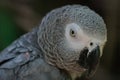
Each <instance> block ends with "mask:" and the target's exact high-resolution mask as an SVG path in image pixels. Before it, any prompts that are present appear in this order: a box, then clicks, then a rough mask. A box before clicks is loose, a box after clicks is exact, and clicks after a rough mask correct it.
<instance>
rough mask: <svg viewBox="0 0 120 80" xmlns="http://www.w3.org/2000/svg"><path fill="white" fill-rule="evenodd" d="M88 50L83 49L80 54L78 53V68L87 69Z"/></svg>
mask: <svg viewBox="0 0 120 80" xmlns="http://www.w3.org/2000/svg"><path fill="white" fill-rule="evenodd" d="M88 51H89V50H88V48H84V49H83V50H82V51H81V53H80V56H79V60H78V63H79V65H80V66H82V67H85V68H86V67H87V54H88Z"/></svg>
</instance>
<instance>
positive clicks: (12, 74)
mask: <svg viewBox="0 0 120 80" xmlns="http://www.w3.org/2000/svg"><path fill="white" fill-rule="evenodd" d="M106 39H107V31H106V27H105V23H104V21H103V19H102V18H101V17H100V16H99V15H98V14H96V13H95V12H94V11H92V10H91V9H89V8H88V7H86V6H81V5H68V6H64V7H61V8H58V9H55V10H52V11H51V12H50V13H48V14H47V15H46V16H45V17H44V18H43V20H42V22H41V24H40V25H39V27H36V28H35V29H33V30H32V31H31V32H29V33H27V34H25V35H23V36H22V37H20V38H19V39H17V40H15V41H14V42H13V43H12V44H11V45H10V46H9V47H7V48H6V49H4V50H3V51H2V52H1V53H0V80H83V79H88V78H90V77H92V76H93V74H94V73H95V70H96V68H97V66H98V63H99V60H100V57H101V55H102V49H103V46H104V44H105V42H106ZM83 77H84V78H83Z"/></svg>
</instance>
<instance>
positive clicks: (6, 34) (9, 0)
mask: <svg viewBox="0 0 120 80" xmlns="http://www.w3.org/2000/svg"><path fill="white" fill-rule="evenodd" d="M68 4H82V5H86V6H89V7H90V8H91V9H93V10H94V11H95V12H97V13H98V14H100V15H101V16H102V17H103V19H104V20H105V23H106V25H107V30H108V42H107V44H106V46H105V49H104V54H103V56H102V58H101V63H100V67H99V68H98V70H97V72H96V74H95V76H94V78H95V80H120V32H119V30H120V0H0V51H1V50H3V49H4V48H5V47H7V46H8V45H9V44H11V42H13V41H14V40H15V39H17V38H18V37H19V36H21V35H22V34H24V33H26V32H28V31H31V29H32V28H33V27H35V26H37V25H38V24H39V23H40V21H41V19H42V17H43V16H45V15H46V13H47V12H49V11H51V10H52V9H54V8H57V7H60V6H64V5H68ZM93 80H94V79H93Z"/></svg>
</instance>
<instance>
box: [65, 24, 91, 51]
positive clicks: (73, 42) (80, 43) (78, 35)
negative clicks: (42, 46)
mask: <svg viewBox="0 0 120 80" xmlns="http://www.w3.org/2000/svg"><path fill="white" fill-rule="evenodd" d="M71 29H72V30H73V31H74V33H75V37H72V36H71V35H70V30H71ZM65 36H66V38H67V40H66V41H67V43H68V46H69V47H70V48H72V49H77V50H81V49H83V48H84V47H85V45H87V42H88V40H89V38H88V37H87V36H86V35H85V34H84V33H83V31H82V29H81V28H80V26H79V25H78V24H76V23H70V24H68V25H67V26H66V30H65Z"/></svg>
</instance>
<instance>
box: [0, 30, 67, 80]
mask: <svg viewBox="0 0 120 80" xmlns="http://www.w3.org/2000/svg"><path fill="white" fill-rule="evenodd" d="M0 65H1V66H0V80H69V79H65V78H66V77H67V75H64V73H61V72H60V71H59V69H57V68H56V67H54V66H51V65H49V64H47V63H46V62H45V60H44V58H43V52H42V51H41V50H40V49H39V46H38V44H37V29H34V30H33V31H32V32H29V33H27V34H25V35H23V36H22V37H20V38H19V39H18V40H16V41H14V42H13V43H12V44H11V45H10V46H9V47H8V48H6V49H5V50H4V51H3V52H1V53H0Z"/></svg>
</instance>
